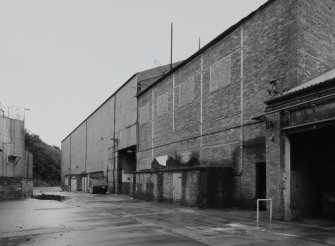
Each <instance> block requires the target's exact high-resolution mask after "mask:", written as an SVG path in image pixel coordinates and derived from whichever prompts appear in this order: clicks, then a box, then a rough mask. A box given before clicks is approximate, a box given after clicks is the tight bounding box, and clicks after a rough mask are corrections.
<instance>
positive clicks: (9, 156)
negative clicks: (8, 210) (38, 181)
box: [0, 110, 33, 199]
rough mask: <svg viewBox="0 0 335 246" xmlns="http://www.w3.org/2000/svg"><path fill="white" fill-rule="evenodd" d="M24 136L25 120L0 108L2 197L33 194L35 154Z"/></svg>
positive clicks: (19, 196)
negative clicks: (29, 150)
mask: <svg viewBox="0 0 335 246" xmlns="http://www.w3.org/2000/svg"><path fill="white" fill-rule="evenodd" d="M24 136H25V132H24V121H23V120H21V119H19V118H18V117H11V116H8V115H6V116H5V114H4V112H3V111H2V110H0V199H4V198H5V199H7V198H22V197H30V196H32V195H33V156H32V154H31V153H29V152H28V151H26V150H25V142H24V141H25V140H24Z"/></svg>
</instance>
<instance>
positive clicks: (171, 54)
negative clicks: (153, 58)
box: [170, 22, 173, 71]
mask: <svg viewBox="0 0 335 246" xmlns="http://www.w3.org/2000/svg"><path fill="white" fill-rule="evenodd" d="M170 52H171V53H170V71H171V70H172V59H173V58H172V56H173V22H171V51H170Z"/></svg>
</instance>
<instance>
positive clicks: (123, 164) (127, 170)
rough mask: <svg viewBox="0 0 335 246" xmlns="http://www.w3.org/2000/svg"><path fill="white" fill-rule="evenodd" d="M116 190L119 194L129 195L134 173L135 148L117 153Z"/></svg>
mask: <svg viewBox="0 0 335 246" xmlns="http://www.w3.org/2000/svg"><path fill="white" fill-rule="evenodd" d="M118 165H119V168H118V170H117V176H118V177H117V186H118V188H117V190H118V193H121V194H130V185H131V181H132V179H133V173H134V172H135V171H136V146H132V147H129V148H126V149H123V150H119V151H118Z"/></svg>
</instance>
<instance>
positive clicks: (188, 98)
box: [179, 77, 194, 106]
mask: <svg viewBox="0 0 335 246" xmlns="http://www.w3.org/2000/svg"><path fill="white" fill-rule="evenodd" d="M193 99H194V79H193V77H192V78H190V79H188V80H186V81H185V82H184V83H182V84H181V85H180V92H179V103H180V106H183V105H185V104H188V103H190V102H192V101H193Z"/></svg>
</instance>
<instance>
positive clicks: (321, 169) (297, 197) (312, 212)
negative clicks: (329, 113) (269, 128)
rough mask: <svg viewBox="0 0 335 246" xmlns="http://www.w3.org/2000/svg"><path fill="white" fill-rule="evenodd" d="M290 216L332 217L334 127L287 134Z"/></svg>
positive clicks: (334, 205)
mask: <svg viewBox="0 0 335 246" xmlns="http://www.w3.org/2000/svg"><path fill="white" fill-rule="evenodd" d="M290 141H291V181H290V186H291V194H290V200H291V206H290V208H291V213H292V216H293V218H295V219H299V218H315V217H323V218H335V144H334V143H335V126H334V125H331V126H324V127H322V128H318V129H315V130H310V131H305V132H300V133H294V134H290Z"/></svg>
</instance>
